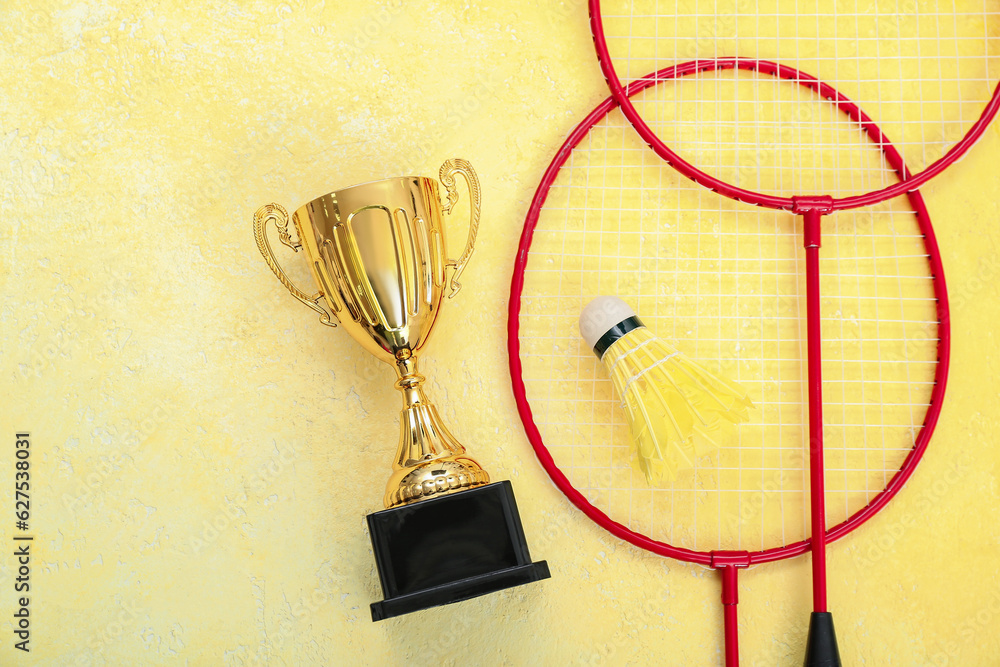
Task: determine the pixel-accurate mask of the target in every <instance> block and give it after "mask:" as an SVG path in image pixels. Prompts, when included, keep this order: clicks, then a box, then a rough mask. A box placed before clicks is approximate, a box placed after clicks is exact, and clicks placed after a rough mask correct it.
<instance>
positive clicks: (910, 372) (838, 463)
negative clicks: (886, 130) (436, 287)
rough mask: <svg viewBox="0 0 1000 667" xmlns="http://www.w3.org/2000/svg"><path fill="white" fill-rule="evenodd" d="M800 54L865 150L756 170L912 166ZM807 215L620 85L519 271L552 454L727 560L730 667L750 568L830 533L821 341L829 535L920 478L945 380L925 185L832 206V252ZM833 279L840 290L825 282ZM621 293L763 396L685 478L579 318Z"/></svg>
mask: <svg viewBox="0 0 1000 667" xmlns="http://www.w3.org/2000/svg"><path fill="white" fill-rule="evenodd" d="M711 67H718V68H720V69H722V68H724V67H726V65H725V64H722V63H719V64H715V65H709V68H711ZM748 68H749V65H748ZM694 73H698V74H699V75H704V74H706V72H705V70H704V64H698V65H697V66H694V65H681V66H678V67H676V68H668V69H665V70H661V71H658V72H656V73H655V74H652V75H649V76H647V77H642V78H638V79H635V80H634V81H632V82H631V83H630V84H629V85H628V86H627V88H626V89H625V90H626V93H627V94H628V95H629V96H630V97H632V98H633V100H634V101H635V102H637V103H639V102H642V101H643V98H644V97H649V96H652V97H653V98H654V99H655V98H659V97H660V96H662V95H663V94H665V93H664V91H662V90H658V89H660V88H663V87H665V86H671V87H672V86H676V85H683V84H682V83H681V81H679V80H682V79H683V78H684V77H685V76H688V75H690V74H694ZM746 73H749V74H751V75H752V76H769V75H768V74H763V73H760V72H756V71H753V70H751V69H748V70H747V71H746ZM786 73H787V74H793V75H794V77H795V79H796V80H798V81H800V82H802V85H799V86H791V88H793V90H792V91H788V90H786V88H776V89H775V91H776V92H780V94H782V95H789V96H790V95H792V94H795V95H797V96H798V99H799V102H800V104H801V105H802V107H803V108H805V109H812V110H815V109H817V108H819V109H822V110H824V112H826V113H828V115H830V116H832V115H840V116H846V117H845V118H838V119H837V120H836V122H833V120H832V118H831V119H830V122H829V123H828V126H825V128H824V129H825V131H827V132H829V133H830V134H831V136H830V137H828V139H829V140H830V141H831V142H833V141H835V140H836V139H838V138H839V134H846V135H853V134H855V133H858V132H862V133H864V134H865V136H867V137H868V143H867V146H866V151H864V152H862V154H860V155H855V156H853V157H854V162H853V163H851V168H850V169H845V168H844V165H841V164H837V163H836V162H829V163H819V164H818V165H817V167H818V168H815V169H811V170H808V171H802V170H798V168H797V165H793V164H787V163H782V162H781V160H780V158H781V157H782V153H781V151H779V150H770V151H766V152H762V153H761V154H760V155H759V156H758V160H757V164H756V165H754V168H755V170H756V173H757V174H765V175H769V176H770V177H776V176H780V175H783V172H784V171H787V170H798V171H800V178H801V179H803V181H802V182H801V183H799V185H802V186H803V187H816V188H828V189H829V191H834V192H837V191H842V190H843V189H845V188H866V187H867V188H870V187H871V184H872V183H873V182H874V183H878V182H884V181H885V179H886V178H889V177H891V176H892V175H893V174H896V173H902V174H905V173H906V172H905V167H904V165H903V164H902V161H901V158H900V156H899V154H898V153H897V152H895V151H894V150H893V149H892V146H891V145H890V144H888V143H887V141H885V139H884V137H883V136H882V135H881V134H880V133H879V132H878V130H877V128H876V127H874V124H873V123H871V122H870V120H867V119H866V117H865V116H864V114H863V113H862V112H861V111H860V110H859V109H857V108H856V107H854V106H853V105H851V104H850V103H849V102H848V101H846V100H841V101H839V102H836V103H834V104H830V103H828V102H825V99H826V97H829V96H833V98H834V99H839V97H838V96H837V94H836V91H833V90H831V89H829V88H828V87H827V88H823V87H817V86H816V85H815V84H814V82H812V80H811V78H809V77H807V76H806V75H804V74H802V73H799V72H792V71H786ZM717 74H718V75H719V76H725V75H727V74H728V75H730V76H731V77H732V79H733V80H734V81H735V78H736V77H735V76H734V73H733V72H732V71H729V72H726V71H719V72H717ZM675 79H678V80H677V81H675ZM786 85H787V84H786ZM817 100H820V101H821V102H822V103H821V104H819V105H817ZM827 107H833V108H832V114H831V113H830V109H828V108H827ZM851 120H853V122H850V121H851ZM838 133H839V134H838ZM855 145H860V144H859V142H857V141H856V140H855ZM718 150H719V151H721V152H725V151H726V150H727V149H726V148H724V147H719V148H718ZM873 153H874V154H876V155H874V156H872V155H871V154H873ZM887 170H888V171H889V172H890V173H889V174H888V175H887V174H886V173H885V172H886V171H887ZM779 172H780V173H779ZM802 235H803V230H802V224H801V221H800V220H799V219H798V218H796V216H795V215H792V214H790V213H788V212H785V211H776V210H766V209H762V208H757V207H753V206H748V205H745V204H741V203H739V202H736V201H733V200H731V199H727V198H723V197H720V196H718V195H716V194H713V193H711V192H709V191H708V190H705V189H703V188H700V187H698V186H695V185H693V184H691V183H690V181H688V180H686V179H684V178H683V177H681V176H680V175H679V174H678V173H677V172H676V171H674V170H673V169H671V168H670V167H669V166H668V165H666V164H665V163H664V161H663V160H661V159H660V158H659V157H658V156H657V155H656V154H654V153H653V152H652V151H650V150H649V149H648V148H647V147H646V146H645V145H644V140H643V139H642V138H641V137H640V136H639V135H638V134H637V133H636V132H635V131H634V130H633V129H632V127H631V126H630V124H629V122H628V121H627V119H626V117H625V116H624V115H623V114H622V112H621V111H620V110H619V109H618V107H617V104H616V102H615V101H614V99H613V98H609V99H607V100H605V101H604V102H603V103H602V104H601V105H599V106H598V107H597V108H596V109H595V110H594V111H593V112H591V113H590V114H589V115H588V116H587V117H586V118H585V119H584V120H583V121H582V122H581V123H580V124H579V125H578V126H577V127H576V128H575V129H574V130H573V132H572V133H571V134H570V135H569V137H568V138H567V139H566V141H565V143H564V144H563V145H562V147H561V148H560V149H559V151H558V152H557V153H556V155H555V157H554V159H553V160H552V162H551V164H550V166H549V168H548V170H547V171H546V172H545V174H544V176H543V177H542V180H541V183H540V185H539V187H538V189H537V191H536V193H535V196H534V199H533V201H532V204H531V207H530V209H529V212H528V215H527V217H526V220H525V225H524V229H523V232H522V235H521V240H520V246H519V249H518V253H517V256H516V261H515V267H514V271H513V278H512V282H511V293H510V301H509V319H508V351H509V363H510V372H511V379H512V384H513V389H514V395H515V398H516V400H517V405H518V410H519V414H520V416H521V419H522V422H523V424H524V428H525V432H526V435H527V437H528V439H529V441H530V442H531V444H532V446H533V448H534V450H535V452H536V454H537V456H538V459H539V461H540V462H541V464H542V466H543V467H544V468H545V470H546V472H547V473H548V474H549V476H550V477H551V479H552V480H553V482H554V483H555V484H556V486H557V487H558V488H559V489H560V490H561V491H562V492H563V493H564V494H565V495H566V496H567V497H568V498H569V499H570V500H571V501H572V502H573V503H574V504H575V505H576V506H577V507H579V508H580V509H581V510H582V511H583V512H584V513H585V514H586V515H587V516H588V517H589V518H591V519H592V520H594V521H595V522H596V523H598V524H599V525H601V526H602V527H603V528H605V529H607V530H608V531H610V532H611V533H613V534H614V535H616V536H618V537H620V538H622V539H624V540H627V541H629V542H631V543H632V544H634V545H636V546H638V547H640V548H643V549H646V550H649V551H651V552H653V553H656V554H659V555H663V556H668V557H671V558H675V559H678V560H681V561H686V562H689V563H694V564H697V565H701V566H705V567H709V568H714V569H716V570H718V571H719V572H720V573H721V575H722V576H721V578H722V599H723V605H724V606H723V609H724V613H723V618H724V642H723V646H724V649H723V650H724V654H725V664H726V665H727V666H728V667H735V666H736V665H738V662H739V650H738V623H737V606H736V605H737V572H738V569H741V568H746V567H750V566H753V565H758V564H762V563H768V562H772V561H777V560H781V559H784V558H789V557H792V556H796V555H800V554H802V553H804V552H806V551H807V550H809V548H810V538H811V535H810V523H811V521H810V512H811V507H810V504H809V503H808V502H806V500H805V495H804V494H805V493H806V491H807V489H808V488H809V486H810V479H809V478H810V466H809V464H808V459H809V457H810V452H811V449H810V447H809V431H810V420H809V413H810V409H811V404H810V395H811V394H812V392H813V386H814V384H815V383H814V382H813V381H812V380H813V377H812V374H813V373H815V372H816V371H817V369H816V368H814V366H816V365H818V356H817V357H816V358H817V361H816V362H813V361H812V360H813V358H814V356H813V352H814V351H815V350H814V349H813V348H815V347H821V348H822V349H821V351H822V353H823V357H822V358H823V361H822V370H823V371H824V376H825V377H824V383H823V386H822V389H823V391H824V393H823V407H824V408H825V414H826V423H825V436H826V454H827V461H826V468H825V470H826V477H827V480H826V481H827V488H826V499H827V503H826V505H825V508H824V511H823V517H822V519H821V520H820V521H819V522H818V523H819V524H825V525H830V526H832V528H830V529H829V531H822V532H823V533H824V537H825V538H828V539H830V540H835V539H838V538H840V537H843V536H844V535H846V534H847V533H849V532H850V531H852V530H854V529H855V528H857V527H858V526H860V525H862V524H863V523H864V522H865V521H867V520H868V519H870V518H871V517H872V516H874V515H875V514H876V513H877V512H878V511H879V510H880V509H882V508H883V507H884V506H885V505H886V503H888V502H889V500H890V499H891V498H892V497H893V496H894V495H895V494H896V493H897V492H898V491H899V489H900V488H901V487H902V485H903V484H904V483H905V481H906V480H907V479H908V478H909V476H910V475H911V474H912V472H913V470H914V469H915V467H916V465H917V463H918V462H919V460H920V457H921V455H922V454H923V451H924V449H925V448H926V446H927V444H928V442H929V439H930V437H931V433H932V432H933V429H934V425H935V423H936V421H937V417H938V414H939V411H940V408H941V402H942V400H943V397H944V390H945V379H946V377H947V367H948V338H949V335H948V318H947V295H946V291H945V284H944V278H943V274H942V270H941V264H940V258H939V256H938V250H937V246H936V243H935V240H934V234H933V229H932V228H931V224H930V219H929V217H928V215H927V211H926V209H925V207H924V204H923V201H922V199H921V197H920V195H919V193H917V192H913V193H910V194H908V195H907V196H905V197H903V198H900V199H895V200H890V201H887V202H884V203H881V204H879V205H877V206H874V207H872V208H870V209H866V210H864V211H851V212H847V213H844V214H841V215H838V216H835V217H833V218H830V219H828V220H827V221H826V222H825V228H824V236H825V244H824V249H825V251H826V252H825V253H824V256H823V258H822V259H820V260H818V262H817V261H815V258H814V260H811V261H810V262H807V261H806V258H805V257H804V255H805V254H806V253H804V252H803V250H802ZM807 252H808V251H807ZM807 263H808V264H809V265H810V266H811V267H813V268H815V266H814V265H815V264H817V263H818V265H819V266H818V268H819V271H820V272H821V273H822V275H823V278H824V280H823V282H822V285H818V284H817V281H816V280H815V276H813V277H812V278H810V277H809V275H807V274H809V271H807V270H806V269H807ZM810 275H811V274H810ZM817 287H818V288H819V295H818V297H819V298H818V299H816V298H815V297H816V295H815V294H813V297H814V298H812V299H809V298H807V296H808V294H809V293H810V291H812V290H814V289H816V288H817ZM602 294H611V295H617V296H619V297H621V298H623V299H624V300H626V301H627V302H628V303H629V305H630V306H631V307H632V308H633V309H634V310H635V311H636V312H637V313H638V314H639V316H640V317H641V318H642V320H643V322H644V323H645V324H646V325H647V326H648V327H649V328H650V329H651V330H652V331H655V332H656V333H657V334H658V335H660V336H661V337H663V338H665V339H667V340H669V341H671V342H672V343H673V344H674V345H675V346H676V347H677V348H678V349H681V350H683V351H684V352H685V354H687V355H689V356H690V357H692V358H693V359H695V360H696V361H698V362H699V363H701V364H702V365H704V366H705V367H706V368H709V369H710V370H713V371H716V372H719V373H722V374H724V375H726V376H727V377H729V378H731V379H733V380H735V381H737V382H738V383H739V384H740V385H741V386H742V387H744V388H746V389H747V390H748V391H749V393H750V398H751V399H752V400H753V402H754V404H755V405H756V406H757V410H756V411H755V412H754V413H753V414H752V415H751V421H750V422H749V423H747V424H743V425H742V426H741V427H740V428H739V431H738V434H739V435H738V440H737V441H736V442H733V443H729V444H727V445H724V446H722V447H720V448H719V449H718V450H715V451H714V452H711V453H709V454H706V455H705V456H704V457H703V458H701V459H699V460H697V461H695V465H694V467H693V468H691V469H689V470H686V471H682V472H681V473H680V474H679V476H678V478H677V479H676V480H674V481H673V482H669V483H665V484H662V485H656V486H650V485H649V484H648V483H647V481H646V479H645V477H644V476H643V475H642V473H641V472H639V471H638V470H636V469H635V467H634V466H633V465H632V458H633V457H632V446H631V444H630V442H629V437H628V431H627V425H626V421H625V417H624V415H623V414H622V413H620V412H619V411H618V410H619V409H618V407H617V405H618V400H617V398H616V397H615V396H614V394H613V389H612V385H611V381H610V380H609V379H608V378H607V377H606V375H605V373H604V369H603V368H602V366H601V364H600V362H599V361H598V359H597V358H596V357H595V355H594V354H593V352H592V351H591V350H590V349H588V348H587V346H586V344H585V343H583V341H582V340H581V339H580V337H579V335H578V333H577V318H578V317H579V315H580V312H581V310H582V309H583V307H584V306H585V305H586V304H587V303H588V302H589V301H590V300H591V299H592V298H594V297H596V296H598V295H602ZM813 308H815V310H816V311H817V312H816V313H814V314H815V315H816V317H817V318H818V319H819V321H820V322H822V324H823V327H824V330H825V331H826V332H827V336H826V337H825V338H824V339H823V340H822V341H821V342H820V341H818V340H815V339H813V338H811V337H809V336H807V332H806V329H807V328H811V327H812V326H814V325H813V324H807V321H809V320H810V318H807V317H806V313H807V311H810V310H812V309H813ZM820 470H823V468H822V467H821V468H820ZM813 532H815V531H813Z"/></svg>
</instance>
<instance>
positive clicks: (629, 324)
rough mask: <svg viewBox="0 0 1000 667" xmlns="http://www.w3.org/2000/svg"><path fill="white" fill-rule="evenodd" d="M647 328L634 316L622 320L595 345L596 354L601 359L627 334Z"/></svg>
mask: <svg viewBox="0 0 1000 667" xmlns="http://www.w3.org/2000/svg"><path fill="white" fill-rule="evenodd" d="M642 326H645V325H644V324H643V323H642V320H640V319H639V318H638V317H636V316H635V315H633V316H632V317H629V318H627V319H624V320H622V321H621V322H619V323H618V324H616V325H615V326H613V327H611V328H610V329H608V330H607V331H606V332H605V333H604V335H603V336H601V338H600V340H598V341H597V343H595V344H594V354H596V355H597V358H598V359H600V358H601V357H603V356H604V353H605V352H607V351H608V348H609V347H611V346H612V345H614V343H615V341H616V340H618V339H619V338H621V337H622V336H624V335H625V334H627V333H628V332H629V331H632V330H633V329H638V328H639V327H642Z"/></svg>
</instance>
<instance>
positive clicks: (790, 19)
mask: <svg viewBox="0 0 1000 667" xmlns="http://www.w3.org/2000/svg"><path fill="white" fill-rule="evenodd" d="M589 5H590V13H591V28H592V32H593V36H594V44H595V47H596V50H597V55H598V59H599V61H600V64H601V68H602V71H603V72H604V75H605V77H606V79H607V81H608V84H609V87H610V89H611V93H612V96H613V97H614V98H615V100H616V101H617V102H618V103H619V104H620V105H621V108H622V111H623V113H624V114H625V116H626V117H627V118H628V119H629V121H630V122H631V123H632V125H633V126H634V127H635V129H636V131H637V132H638V133H639V134H640V135H641V136H642V137H643V139H644V140H645V141H646V142H647V143H648V144H649V145H650V146H651V147H652V148H653V150H654V151H656V153H657V154H658V155H660V156H661V157H662V158H664V159H665V160H667V161H668V162H669V163H670V164H672V165H673V166H674V167H675V168H677V169H678V170H679V171H680V172H681V173H683V174H684V175H686V176H688V177H689V178H691V179H693V180H695V181H696V182H698V183H700V184H701V185H704V186H706V187H708V188H709V189H711V190H714V191H717V192H719V193H721V194H724V195H726V196H728V197H732V198H734V199H737V200H739V201H745V202H749V203H753V204H756V205H759V206H765V207H769V208H776V209H785V210H791V211H795V212H797V213H800V214H802V215H803V216H805V217H806V219H807V224H806V230H805V233H806V234H807V235H808V239H807V245H810V246H812V249H811V250H808V251H807V259H808V261H809V262H810V263H811V264H812V265H813V269H811V270H807V273H808V274H809V275H812V276H813V277H814V278H817V279H818V275H817V273H816V271H815V266H816V264H815V260H816V256H818V248H819V244H820V234H819V232H820V227H821V224H820V217H821V216H823V215H826V214H828V213H830V212H832V211H835V210H843V209H851V208H856V207H862V206H870V205H872V204H874V203H876V202H879V201H884V200H885V199H888V198H891V197H894V196H897V195H899V194H901V193H903V192H908V191H912V190H914V189H916V188H918V187H920V186H921V185H922V184H923V183H925V182H926V181H927V180H929V179H930V178H932V177H934V176H935V175H937V174H939V173H941V172H942V171H944V170H945V169H946V168H947V167H948V166H950V165H951V164H954V163H955V162H956V161H957V160H958V159H959V158H960V157H961V156H962V155H963V154H964V153H965V152H966V151H967V150H968V149H969V148H970V147H971V146H972V144H973V143H974V142H975V141H976V140H977V139H978V138H979V137H980V136H981V135H982V133H983V132H984V131H985V130H986V127H987V126H988V124H989V122H990V121H991V120H992V118H993V117H994V116H995V115H996V113H997V109H998V108H1000V86H998V85H997V79H998V73H1000V64H998V59H1000V4H998V3H996V2H995V1H987V0H952V1H951V2H944V3H920V2H916V1H913V0H911V1H909V2H899V1H898V0H875V1H874V2H865V3H859V2H857V1H856V0H855V1H854V2H851V1H844V2H836V3H831V2H820V0H797V1H796V2H795V3H794V4H792V3H788V2H784V3H782V2H767V1H766V0H764V1H756V2H749V1H748V0H733V1H726V0H723V1H722V2H718V1H715V2H711V3H708V2H698V1H697V0H695V1H694V2H676V1H670V0H663V1H661V0H646V1H643V0H636V1H630V0H611V1H607V0H606V1H605V2H601V1H600V0H590V3H589ZM720 54H725V55H726V56H734V57H731V58H730V57H721V56H720ZM688 58H701V59H704V60H702V62H700V63H696V64H695V65H694V67H695V68H696V70H697V69H703V70H704V71H707V72H709V73H710V75H709V76H706V77H694V81H692V82H691V83H689V84H688V85H684V86H678V87H672V88H666V87H665V88H662V89H661V91H662V93H663V94H662V95H661V96H658V97H657V96H643V98H641V99H640V100H639V101H638V102H635V103H634V102H633V100H632V99H630V98H629V96H628V95H626V94H625V92H624V88H623V85H624V84H626V83H627V82H628V81H629V80H631V77H633V76H634V75H635V74H636V73H639V72H646V71H650V70H651V69H658V68H661V67H663V66H664V65H667V64H674V63H678V62H680V61H681V60H687V59H688ZM720 63H725V64H727V65H726V66H723V67H720V65H719V64H720ZM777 63H780V64H777ZM730 66H731V67H732V68H734V69H746V70H750V71H752V72H754V73H758V74H760V73H766V74H767V75H768V76H764V77H760V76H757V77H742V78H740V79H739V83H734V82H732V81H727V80H720V79H719V78H718V77H717V76H715V75H716V73H717V72H718V71H719V70H720V69H729V68H730ZM803 71H809V72H812V73H813V74H815V75H817V77H818V80H815V81H814V82H813V84H814V85H815V86H816V89H817V90H821V91H824V92H823V94H824V96H825V97H826V98H827V99H828V100H829V101H832V102H836V101H837V100H838V99H840V95H845V96H846V97H844V98H843V99H847V98H850V99H853V100H855V101H857V102H858V104H859V106H861V107H863V108H864V109H866V111H868V112H870V113H871V114H872V115H871V116H870V117H866V118H867V120H866V121H865V122H869V123H872V127H871V128H868V129H867V130H865V128H863V127H861V128H859V129H861V130H865V131H859V132H856V133H854V135H853V136H851V135H842V136H840V137H839V138H838V139H837V141H838V143H837V145H830V144H827V143H825V142H826V141H827V140H828V139H827V137H828V136H829V133H828V132H825V131H824V130H825V128H824V125H825V124H827V123H829V122H830V121H831V119H830V116H829V114H828V113H823V112H819V113H812V112H808V111H807V112H806V114H805V115H804V116H795V115H793V114H795V113H801V112H802V108H801V106H800V100H798V99H797V96H796V95H795V93H794V86H792V87H791V89H790V88H789V86H788V85H787V83H786V80H791V81H792V82H793V83H800V84H802V83H804V82H803V81H799V80H797V79H796V77H797V76H798V75H797V74H796V72H803ZM806 78H807V79H811V78H812V77H806ZM782 90H784V91H789V90H791V91H792V92H791V93H790V94H787V93H783V92H782ZM837 91H839V93H837ZM761 105H763V107H764V108H762V106H761ZM830 108H831V109H832V107H830ZM829 110H830V109H828V111H829ZM839 120H840V119H838V118H834V119H833V122H834V123H837V122H838V121H839ZM856 120H858V119H856ZM771 123H777V124H780V126H781V129H782V130H783V134H782V135H780V136H779V135H778V134H777V133H776V132H775V131H774V129H775V128H773V127H769V126H768V125H769V124H771ZM876 124H877V125H876ZM876 135H879V136H880V137H881V138H880V139H878V141H881V142H887V141H888V139H887V137H892V139H893V142H894V145H893V148H894V150H899V151H900V152H901V153H902V155H903V156H904V157H905V159H906V162H907V164H908V165H909V166H910V167H912V168H913V171H912V172H911V171H905V170H891V169H885V170H884V171H883V173H884V174H885V178H883V179H881V180H878V181H869V182H867V183H862V182H860V181H859V182H856V183H854V184H851V185H845V184H841V185H840V189H838V190H837V191H835V192H834V191H829V190H826V189H822V188H820V189H810V187H809V186H808V185H806V184H805V183H804V182H803V181H802V179H800V178H798V173H797V172H796V171H795V170H793V169H779V170H777V171H774V172H772V173H765V174H757V173H755V172H756V170H755V168H754V167H755V165H757V164H758V162H759V154H760V153H761V152H762V151H775V152H777V153H780V154H781V160H780V162H781V164H783V165H795V166H797V167H798V169H799V170H804V171H808V170H811V169H815V168H816V164H817V161H818V160H822V161H824V162H825V161H831V160H832V161H836V162H837V163H838V164H841V165H843V166H845V168H850V167H849V165H850V162H851V160H853V159H855V156H856V155H857V154H858V153H859V152H863V151H864V150H865V148H866V146H867V145H868V144H869V143H870V142H871V141H872V139H873V137H875V136H876ZM887 160H888V157H887V156H883V161H884V166H886V167H888V166H889V163H888V161H887ZM813 292H814V293H815V290H813ZM810 321H811V324H810V326H811V327H812V328H813V329H814V330H813V331H812V333H811V335H810V340H814V339H815V340H818V339H819V337H820V334H821V331H820V327H819V321H818V320H817V319H815V318H812V319H811V320H810ZM818 350H819V348H817V351H816V354H811V355H810V359H812V360H813V361H814V363H815V370H816V372H815V373H814V375H813V379H814V381H813V386H814V388H815V393H814V394H813V401H814V403H815V407H814V408H813V409H812V411H811V414H810V419H811V421H812V422H813V429H812V439H813V444H812V448H813V450H814V451H813V456H812V464H813V465H814V466H817V467H818V468H817V469H816V470H815V471H814V474H813V477H812V482H813V483H812V485H811V486H810V494H811V496H812V499H813V500H812V502H813V505H814V517H815V518H816V520H817V524H816V525H817V529H816V530H814V531H813V536H812V540H813V545H812V549H813V597H814V611H815V612H816V613H817V614H822V616H817V615H814V616H813V618H812V621H811V622H812V623H815V622H817V621H823V622H831V619H829V617H828V616H827V595H826V583H825V582H826V565H825V563H826V558H825V553H824V544H825V535H824V530H823V526H822V525H820V524H819V523H818V521H819V519H820V517H821V516H822V512H823V508H822V504H823V487H822V482H823V475H822V464H823V457H822V433H823V429H822V404H821V400H820V399H821V389H822V380H821V375H820V373H819V369H820V364H819V358H818ZM810 634H812V633H810ZM812 646H813V644H812V642H810V648H812ZM807 662H808V660H807ZM819 662H821V663H822V662H823V659H822V658H821V659H820V660H819Z"/></svg>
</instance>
